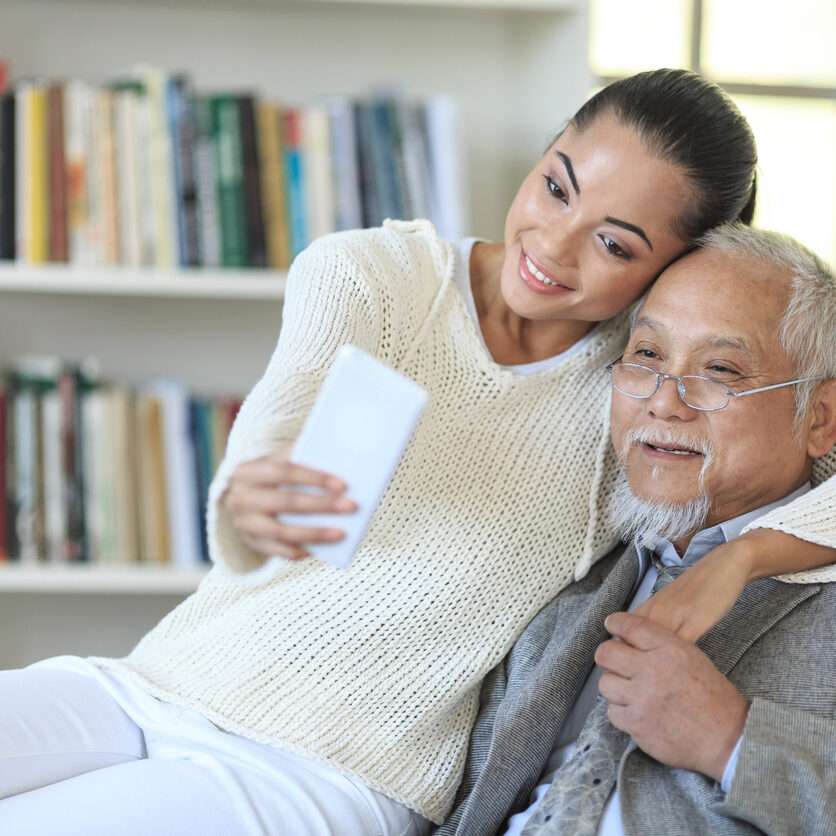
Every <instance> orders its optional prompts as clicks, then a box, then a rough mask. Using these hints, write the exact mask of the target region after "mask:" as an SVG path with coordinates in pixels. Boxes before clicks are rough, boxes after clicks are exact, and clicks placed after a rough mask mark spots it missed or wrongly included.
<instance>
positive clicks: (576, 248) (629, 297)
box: [501, 114, 691, 322]
mask: <svg viewBox="0 0 836 836" xmlns="http://www.w3.org/2000/svg"><path fill="white" fill-rule="evenodd" d="M690 195H691V188H690V186H689V184H688V182H687V180H686V178H685V176H684V175H683V174H682V172H681V171H680V170H679V168H677V167H675V166H673V165H671V164H670V163H667V162H663V161H660V160H658V159H655V158H654V157H652V156H650V155H649V154H648V153H647V151H646V150H645V149H644V147H643V145H642V142H641V140H640V139H639V137H638V135H637V134H636V133H635V132H634V131H633V130H632V128H629V127H625V126H624V125H621V124H619V123H618V122H617V121H616V120H615V119H614V118H613V117H612V116H610V115H607V114H604V115H602V116H600V117H598V118H597V119H596V120H595V121H593V122H592V123H591V124H590V125H588V126H587V128H586V129H585V130H584V131H583V132H578V131H577V130H576V129H575V128H574V127H573V126H570V127H568V128H567V129H566V130H565V131H564V132H563V134H562V135H561V136H560V137H559V138H558V139H557V141H556V142H555V143H554V145H552V147H551V148H550V149H549V150H548V151H547V152H546V154H545V156H544V157H543V158H542V159H541V160H540V162H539V163H538V164H537V166H536V167H535V168H534V170H533V171H532V172H531V173H530V174H529V175H528V177H526V179H525V180H524V181H523V184H522V186H520V190H519V191H518V192H517V196H516V197H515V198H514V202H513V203H512V204H511V208H510V210H509V211H508V217H507V218H506V221H505V261H504V263H503V266H502V276H501V290H502V295H503V298H504V300H505V302H506V303H507V304H508V305H509V306H510V308H511V309H512V310H513V311H514V312H515V313H516V314H517V315H518V316H521V317H523V318H525V319H532V320H548V319H572V320H580V321H584V322H598V321H601V320H604V319H607V318H608V317H610V316H613V315H614V314H616V313H618V312H619V311H621V310H623V309H624V308H625V307H627V305H629V304H630V303H631V302H633V301H635V300H636V299H638V297H639V296H641V294H642V293H643V292H644V290H645V288H646V287H647V286H648V285H649V284H650V282H651V281H652V280H653V279H654V278H655V277H656V276H657V275H658V274H659V273H660V272H661V270H662V268H664V267H665V266H666V265H667V264H668V263H669V262H670V261H672V260H673V259H674V258H675V257H676V256H678V255H679V254H680V253H682V252H683V251H684V249H685V248H686V246H687V243H688V242H685V241H682V240H681V239H679V238H677V237H676V236H675V235H674V234H673V232H671V228H670V227H671V221H672V220H673V219H674V218H676V217H677V216H678V215H679V214H680V213H681V211H682V209H683V207H684V206H685V204H686V201H687V200H689V199H690Z"/></svg>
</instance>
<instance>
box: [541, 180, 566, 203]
mask: <svg viewBox="0 0 836 836" xmlns="http://www.w3.org/2000/svg"><path fill="white" fill-rule="evenodd" d="M543 179H544V180H545V181H546V188H548V190H549V191H550V192H551V193H552V195H553V196H554V197H556V198H557V199H558V200H562V201H563V202H564V203H566V192H564V191H563V189H561V188H560V186H559V185H558V184H557V181H556V180H554V179H552V177H550V176H549V175H548V174H544V175H543Z"/></svg>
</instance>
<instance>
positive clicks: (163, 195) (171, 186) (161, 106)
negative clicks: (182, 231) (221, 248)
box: [141, 68, 180, 269]
mask: <svg viewBox="0 0 836 836" xmlns="http://www.w3.org/2000/svg"><path fill="white" fill-rule="evenodd" d="M141 80H142V82H143V86H144V87H145V89H146V91H147V96H148V117H149V118H148V147H149V162H150V174H151V188H150V196H151V216H152V218H153V223H154V265H155V266H156V267H159V268H162V269H168V268H171V267H174V266H175V265H176V264H179V261H180V258H179V254H180V236H179V228H178V224H177V210H176V203H175V189H176V184H175V179H174V176H173V175H174V164H173V161H172V156H173V151H172V140H171V131H170V130H169V120H168V96H167V89H168V76H167V74H166V73H165V72H163V71H162V70H159V69H155V68H151V69H148V70H145V71H144V72H143V73H142V74H141Z"/></svg>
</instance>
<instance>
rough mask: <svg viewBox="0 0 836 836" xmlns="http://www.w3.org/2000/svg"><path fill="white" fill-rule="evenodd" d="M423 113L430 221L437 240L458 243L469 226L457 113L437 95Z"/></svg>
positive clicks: (453, 105)
mask: <svg viewBox="0 0 836 836" xmlns="http://www.w3.org/2000/svg"><path fill="white" fill-rule="evenodd" d="M424 112H425V121H426V136H427V146H428V148H429V158H430V162H431V168H430V171H431V173H432V220H433V223H434V224H435V228H436V231H437V232H438V234H439V236H440V237H442V238H445V239H446V240H447V241H458V240H459V239H460V238H462V237H463V236H464V234H465V229H466V228H467V226H468V218H467V215H466V209H465V205H464V201H463V195H464V194H465V171H464V155H463V153H462V137H461V131H460V126H459V115H458V109H457V107H456V104H455V101H454V100H453V99H452V98H450V97H449V96H441V95H438V96H432V97H430V98H429V99H428V100H427V102H426V103H425V111H424Z"/></svg>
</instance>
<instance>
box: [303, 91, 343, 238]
mask: <svg viewBox="0 0 836 836" xmlns="http://www.w3.org/2000/svg"><path fill="white" fill-rule="evenodd" d="M302 113H303V122H302V127H303V130H302V137H303V145H304V154H305V171H306V177H305V196H306V199H305V206H306V212H307V217H308V238H309V239H310V240H313V239H314V238H319V237H320V236H321V235H327V234H328V233H329V232H334V230H335V229H336V223H335V212H336V210H335V206H334V204H335V198H334V178H333V175H332V171H331V122H330V116H329V114H328V109H327V107H326V106H325V105H324V104H322V103H314V104H311V105H309V106H308V107H306V108H305V109H304V110H303V111H302Z"/></svg>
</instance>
